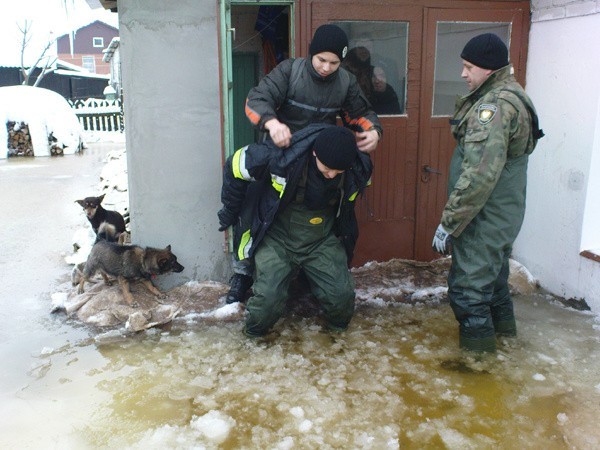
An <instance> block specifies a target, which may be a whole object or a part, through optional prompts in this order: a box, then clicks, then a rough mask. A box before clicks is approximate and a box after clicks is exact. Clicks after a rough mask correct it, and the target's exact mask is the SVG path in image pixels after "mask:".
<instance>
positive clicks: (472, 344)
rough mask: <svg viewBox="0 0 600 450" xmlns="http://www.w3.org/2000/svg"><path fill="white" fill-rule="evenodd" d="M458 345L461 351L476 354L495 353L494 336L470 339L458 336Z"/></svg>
mask: <svg viewBox="0 0 600 450" xmlns="http://www.w3.org/2000/svg"><path fill="white" fill-rule="evenodd" d="M459 345H460V348H461V349H463V350H468V351H472V352H477V353H483V352H488V353H494V352H496V336H488V337H483V338H472V337H466V336H462V335H459Z"/></svg>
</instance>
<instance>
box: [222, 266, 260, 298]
mask: <svg viewBox="0 0 600 450" xmlns="http://www.w3.org/2000/svg"><path fill="white" fill-rule="evenodd" d="M253 281H254V280H253V279H252V277H251V276H248V275H241V274H239V273H234V274H233V276H232V277H231V280H229V285H230V286H231V288H230V289H229V292H228V293H227V297H226V298H225V301H226V302H227V303H236V302H242V301H244V300H245V299H246V292H247V291H248V289H250V286H252V283H253Z"/></svg>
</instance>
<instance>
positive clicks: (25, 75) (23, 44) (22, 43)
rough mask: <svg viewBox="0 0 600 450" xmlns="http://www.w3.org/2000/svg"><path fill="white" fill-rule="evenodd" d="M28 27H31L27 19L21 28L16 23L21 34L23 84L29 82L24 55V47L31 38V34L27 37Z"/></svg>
mask: <svg viewBox="0 0 600 450" xmlns="http://www.w3.org/2000/svg"><path fill="white" fill-rule="evenodd" d="M30 27H31V23H30V22H28V21H27V20H26V21H25V23H24V25H23V28H21V27H20V26H19V25H18V24H17V28H19V31H20V32H21V33H22V34H23V41H22V42H21V74H23V84H28V82H29V74H28V73H27V71H26V70H25V62H24V55H25V47H27V44H28V43H29V40H30V39H31V36H29V37H27V33H28V31H29V28H30Z"/></svg>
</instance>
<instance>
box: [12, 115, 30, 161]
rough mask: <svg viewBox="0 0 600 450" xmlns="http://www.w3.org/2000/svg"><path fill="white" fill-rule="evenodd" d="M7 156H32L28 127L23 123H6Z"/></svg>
mask: <svg viewBox="0 0 600 450" xmlns="http://www.w3.org/2000/svg"><path fill="white" fill-rule="evenodd" d="M6 129H7V131H8V156H34V154H33V143H32V142H31V135H30V134H29V125H27V124H26V123H25V122H12V121H8V122H6Z"/></svg>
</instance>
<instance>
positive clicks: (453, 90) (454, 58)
mask: <svg viewBox="0 0 600 450" xmlns="http://www.w3.org/2000/svg"><path fill="white" fill-rule="evenodd" d="M510 28H511V27H510V23H491V22H490V23H486V22H438V24H437V39H436V49H435V79H434V87H433V115H434V116H451V115H452V114H454V104H455V102H456V98H457V97H460V96H463V95H466V94H468V93H469V89H468V88H467V84H466V83H465V81H464V80H463V79H462V78H461V76H460V74H461V72H462V59H461V57H460V53H461V52H462V49H463V48H464V46H465V44H466V43H467V42H468V41H469V39H471V38H473V37H475V36H477V35H478V34H482V33H494V34H497V35H498V36H499V37H500V39H502V41H504V43H505V44H506V46H507V47H508V48H509V49H510Z"/></svg>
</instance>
